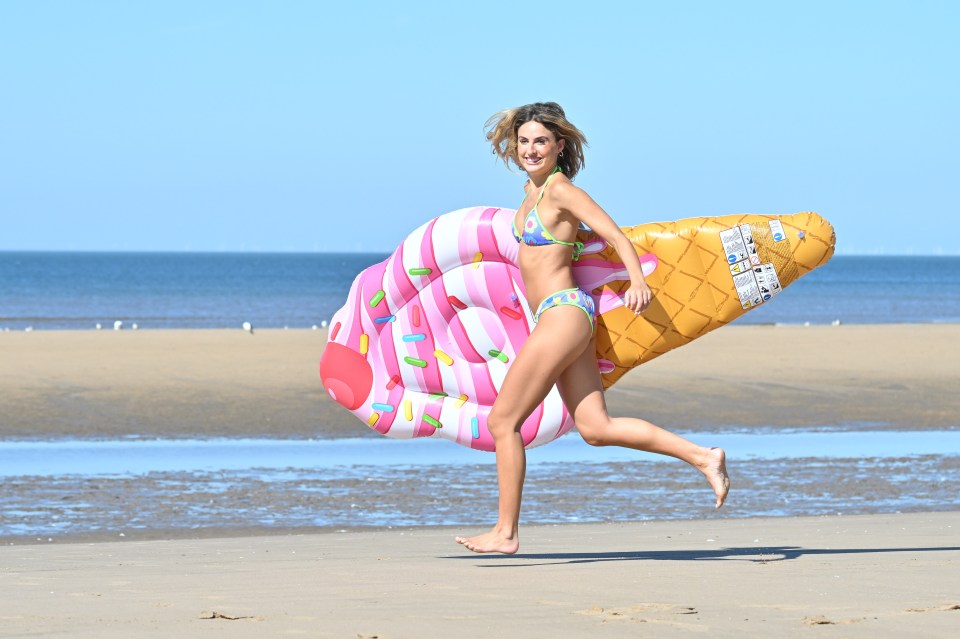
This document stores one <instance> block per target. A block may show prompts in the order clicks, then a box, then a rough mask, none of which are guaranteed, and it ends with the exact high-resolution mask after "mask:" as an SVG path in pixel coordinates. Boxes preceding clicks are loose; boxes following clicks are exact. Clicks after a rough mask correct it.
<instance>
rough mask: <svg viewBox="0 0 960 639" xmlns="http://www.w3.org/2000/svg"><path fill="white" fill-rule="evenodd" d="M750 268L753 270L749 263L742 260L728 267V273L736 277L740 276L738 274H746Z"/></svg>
mask: <svg viewBox="0 0 960 639" xmlns="http://www.w3.org/2000/svg"><path fill="white" fill-rule="evenodd" d="M752 268H753V266H751V265H750V262H748V261H747V260H743V261H742V262H737V263H736V264H731V265H730V273H731V274H733V275H738V274H740V273H746V272H747V271H749V270H750V269H752Z"/></svg>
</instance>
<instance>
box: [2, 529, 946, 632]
mask: <svg viewBox="0 0 960 639" xmlns="http://www.w3.org/2000/svg"><path fill="white" fill-rule="evenodd" d="M461 532H465V531H459V530H448V529H419V530H417V529H412V530H390V531H382V532H370V533H349V534H337V533H331V534H324V535H306V536H296V535H291V536H273V537H248V538H233V539H203V540H178V541H143V542H126V543H123V542H111V543H100V544H66V545H56V544H54V545H49V546H21V547H6V548H0V565H2V580H3V583H4V596H3V597H0V627H2V628H3V635H4V636H8V637H27V636H43V637H71V638H82V637H91V638H92V637H96V638H97V639H111V638H114V637H116V638H127V637H183V638H188V639H189V638H191V637H198V638H199V637H203V638H205V639H209V638H210V637H230V638H233V639H242V638H245V637H257V638H260V637H287V636H290V637H296V636H305V637H338V638H340V637H350V638H353V637H361V638H371V637H377V638H381V639H399V638H404V637H409V638H419V637H458V638H461V639H469V638H472V637H476V638H478V639H479V638H484V639H486V638H490V637H524V638H527V637H530V638H539V637H544V638H548V637H549V638H553V637H561V638H564V637H571V638H573V637H689V636H708V635H709V636H711V637H743V636H750V637H774V636H784V637H880V638H883V637H890V638H893V637H897V638H900V637H955V636H956V631H957V628H958V627H960V537H958V532H960V513H920V514H893V515H872V516H853V517H813V518H779V519H762V518H755V519H740V520H731V519H728V520H722V519H721V520H711V521H661V522H653V523H647V524H642V523H618V524H588V525H562V526H532V527H527V528H526V529H525V530H524V531H523V533H522V535H523V543H524V544H525V545H526V546H527V547H528V548H529V550H528V551H525V549H524V548H521V553H523V552H528V553H529V554H520V555H516V556H512V557H505V556H478V555H472V554H468V553H466V552H464V551H462V550H461V549H460V547H459V546H457V545H455V544H454V543H453V541H452V538H453V536H454V534H458V533H461Z"/></svg>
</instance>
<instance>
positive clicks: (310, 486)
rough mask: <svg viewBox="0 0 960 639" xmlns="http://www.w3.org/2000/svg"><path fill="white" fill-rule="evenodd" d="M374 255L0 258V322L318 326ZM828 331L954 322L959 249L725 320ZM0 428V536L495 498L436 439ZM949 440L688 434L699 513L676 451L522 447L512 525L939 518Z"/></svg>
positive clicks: (867, 263)
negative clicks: (716, 476) (714, 466)
mask: <svg viewBox="0 0 960 639" xmlns="http://www.w3.org/2000/svg"><path fill="white" fill-rule="evenodd" d="M386 257H387V255H386V254H372V253H371V254H360V253H308V254H307V253H305V254H293V253H277V254H267V253H95V252H77V253H68V252H0V331H4V330H5V331H23V330H37V331H43V330H63V329H68V330H96V329H97V328H98V327H100V328H102V329H104V330H107V329H113V328H114V323H115V322H121V323H122V327H123V328H124V329H128V328H133V326H134V325H136V326H137V327H138V328H139V329H143V330H150V329H206V328H211V329H212V328H237V329H239V328H240V327H241V325H242V324H243V323H244V322H250V323H251V324H252V325H253V326H255V327H258V328H284V327H288V328H311V327H314V326H317V327H321V326H324V325H325V323H326V322H329V320H330V318H331V316H332V315H333V313H334V312H335V311H336V310H337V309H338V308H339V307H340V306H341V305H342V304H343V303H344V302H345V300H346V296H347V292H348V290H349V288H350V285H351V283H352V281H353V279H354V277H355V276H356V275H357V273H358V272H360V271H361V270H362V269H364V268H366V267H367V266H370V265H372V264H375V263H377V262H379V261H382V260H384V259H386ZM836 322H840V323H842V324H877V323H904V322H909V323H948V322H960V256H954V257H914V256H910V257H906V256H894V257H881V256H870V257H867V256H836V257H834V258H833V259H832V260H831V261H830V262H829V263H828V264H826V265H825V266H823V267H821V268H820V269H818V270H816V271H814V272H812V273H810V274H808V275H806V276H805V277H803V278H801V279H800V280H798V281H797V282H795V283H794V284H792V285H791V286H790V287H789V288H788V289H786V290H784V291H783V292H782V293H781V294H780V295H779V296H777V297H775V298H773V300H771V301H770V302H767V303H764V304H763V305H762V306H760V307H758V308H756V309H753V310H751V311H750V312H748V313H746V314H745V315H744V316H742V317H741V318H739V319H737V320H736V321H735V323H736V324H806V323H809V324H814V325H815V324H833V323H836ZM0 357H2V350H0ZM318 393H319V389H318ZM2 425H3V420H2V415H0V478H2V480H3V482H4V491H3V493H2V494H0V543H23V542H28V543H49V542H52V541H59V540H61V539H69V538H82V537H87V538H102V539H116V538H126V539H136V538H138V536H139V535H145V534H149V533H150V531H158V530H159V531H163V533H162V534H165V535H166V534H169V535H180V534H186V535H192V534H194V533H195V531H197V530H198V529H202V528H209V529H217V530H223V529H228V528H236V529H250V528H256V529H264V530H268V531H269V530H284V531H289V530H301V531H309V530H336V531H349V530H357V529H364V528H371V527H374V528H376V527H392V526H440V525H443V526H458V527H463V528H462V529H463V530H466V531H468V532H472V531H474V530H479V529H480V528H475V527H477V526H480V525H488V524H489V521H490V518H491V516H492V515H493V513H495V512H496V507H497V505H496V489H495V487H496V469H495V465H494V456H493V455H485V454H482V453H477V452H476V451H468V450H466V449H460V448H459V447H457V446H454V445H453V444H450V443H449V442H439V441H434V440H423V441H416V442H411V441H403V440H393V439H389V438H364V439H362V440H352V439H347V440H336V441H329V440H296V441H292V440H286V439H278V440H243V439H200V440H182V439H142V438H137V437H127V438H121V439H117V440H83V439H71V438H56V439H50V440H29V441H17V440H11V439H8V438H4V437H3V436H2ZM814 426H816V425H814ZM958 426H960V425H958ZM358 428H366V427H365V426H363V425H362V424H359V422H358ZM958 435H960V431H958V430H957V429H949V430H946V431H942V432H929V433H926V432H918V431H916V430H903V431H883V432H863V431H861V430H859V429H854V430H853V431H850V432H844V431H843V429H838V430H833V431H829V432H824V431H823V429H818V428H811V429H809V430H808V431H802V430H801V431H796V432H786V431H784V430H783V429H780V428H775V425H771V428H770V429H766V430H764V429H754V430H751V431H750V432H749V433H725V432H717V433H699V432H698V433H697V434H696V437H697V438H698V439H700V440H701V441H709V442H711V445H720V446H723V447H724V448H725V449H726V450H727V453H728V455H730V459H731V460H734V461H735V465H734V466H732V467H731V468H735V475H734V477H735V487H736V492H735V493H734V494H732V495H731V499H730V503H729V504H728V505H727V506H725V507H724V508H723V509H722V511H714V510H713V509H712V508H711V507H710V506H711V504H712V497H711V495H710V494H709V490H708V489H706V487H705V484H704V483H703V482H702V480H701V479H700V478H699V476H698V475H697V474H696V473H695V472H692V471H691V470H690V469H689V468H687V467H686V466H685V465H684V464H682V463H680V462H677V461H676V460H672V459H667V458H663V457H652V458H651V457H649V456H648V457H644V456H642V455H638V454H637V453H635V452H634V451H620V450H612V449H611V450H606V449H605V451H598V449H595V448H590V447H588V446H586V444H584V443H583V442H582V441H581V440H580V439H579V438H577V437H574V436H568V437H566V438H564V440H563V441H561V442H556V443H553V444H550V445H549V446H545V447H543V449H542V450H541V449H536V450H533V451H531V453H530V455H529V466H528V471H527V480H528V481H527V491H526V492H525V494H524V521H525V522H527V523H533V522H540V523H556V522H585V521H620V520H647V519H687V518H698V517H714V516H724V517H728V516H732V517H756V516H796V515H817V516H822V515H831V516H840V515H848V514H859V513H877V512H885V513H891V512H906V511H935V510H958V509H960V497H958V495H960V437H958ZM611 451H612V452H611ZM784 451H790V452H789V454H788V453H785V452H784ZM604 452H605V453H606V454H604ZM611 455H612V456H611ZM598 494H602V495H603V499H597V498H596V496H597V495H598ZM470 527H474V528H470Z"/></svg>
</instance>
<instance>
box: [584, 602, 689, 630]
mask: <svg viewBox="0 0 960 639" xmlns="http://www.w3.org/2000/svg"><path fill="white" fill-rule="evenodd" d="M577 614H578V615H587V616H589V617H597V618H599V619H600V621H601V623H607V622H608V621H632V622H635V623H651V622H652V623H672V624H677V625H689V624H683V623H681V622H680V621H679V620H678V619H677V617H678V616H679V615H696V614H699V612H698V611H697V609H696V608H694V607H692V606H678V605H676V604H664V603H641V604H636V605H634V606H628V607H626V608H603V607H601V606H593V607H592V608H587V609H586V610H578V611H577Z"/></svg>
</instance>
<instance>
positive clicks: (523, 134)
mask: <svg viewBox="0 0 960 639" xmlns="http://www.w3.org/2000/svg"><path fill="white" fill-rule="evenodd" d="M486 128H487V139H488V140H489V141H490V143H491V144H492V145H493V152H494V153H496V154H497V155H498V156H499V157H500V158H501V159H502V160H503V161H504V163H505V164H507V166H508V167H509V163H510V162H511V161H512V162H514V163H515V164H516V165H517V166H518V167H520V168H521V169H522V170H523V171H525V172H526V174H527V177H528V178H529V179H528V180H527V183H526V185H525V186H524V191H525V195H524V198H523V201H522V202H521V203H520V209H519V210H518V211H517V214H516V218H515V219H514V229H513V230H514V236H515V237H516V239H517V241H518V242H520V243H521V245H520V247H519V258H518V261H519V263H520V274H521V276H522V277H523V283H524V287H525V288H526V294H527V300H528V301H529V302H530V303H531V304H537V306H536V307H535V308H536V309H537V310H536V312H535V313H534V316H533V319H534V323H535V324H536V328H535V330H533V331H532V332H531V333H530V337H529V338H528V339H527V341H526V342H525V343H524V345H523V347H522V348H521V350H520V352H519V353H518V354H517V356H516V358H515V359H514V361H513V364H512V365H511V367H510V369H509V370H508V371H507V374H506V377H505V378H504V380H503V385H502V386H501V388H500V393H499V395H498V397H497V400H496V402H495V403H494V405H493V407H492V409H491V410H490V415H489V418H488V420H487V427H488V428H489V430H490V433H491V435H493V438H494V441H495V443H496V455H497V478H498V485H499V490H500V505H499V512H498V516H497V524H496V525H495V526H494V527H493V530H491V531H490V532H488V533H485V534H481V535H477V536H474V537H457V538H456V540H457V542H458V543H460V544H463V545H464V546H466V547H467V548H468V549H470V550H472V551H474V552H501V553H506V554H512V553H515V552H517V550H518V549H519V547H520V537H519V528H518V526H519V517H520V498H521V494H522V491H523V480H524V475H525V472H526V453H525V451H524V448H523V441H522V439H521V436H520V426H521V425H522V424H523V422H524V420H525V419H526V418H527V416H529V415H530V413H532V412H533V410H534V409H535V408H536V407H537V405H538V404H540V402H542V401H543V399H544V397H546V395H547V393H548V392H549V391H550V389H551V388H552V387H553V385H554V384H556V385H557V388H558V390H559V391H560V395H561V397H562V398H563V401H564V404H566V406H567V409H568V410H569V411H570V414H571V415H573V420H574V423H576V425H577V430H578V431H579V432H580V435H581V436H582V437H583V438H584V440H586V442H587V443H588V444H591V445H594V446H624V447H627V448H634V449H637V450H645V451H649V452H654V453H660V454H663V455H670V456H672V457H677V458H678V459H682V460H683V461H685V462H687V463H689V464H691V465H692V466H694V467H696V468H697V469H698V470H700V472H702V473H703V474H704V475H705V476H706V478H707V481H708V482H709V483H710V486H711V487H712V488H713V491H714V493H716V498H717V499H716V507H717V508H719V507H720V506H722V505H723V501H724V499H725V498H726V496H727V491H728V490H729V489H730V480H729V478H728V477H727V471H726V466H725V464H724V461H725V457H724V452H723V450H722V449H720V448H704V447H702V446H697V445H696V444H694V443H692V442H690V441H688V440H686V439H684V438H682V437H680V436H678V435H674V434H673V433H671V432H669V431H666V430H664V429H662V428H660V427H658V426H654V425H653V424H651V423H649V422H647V421H644V420H642V419H634V418H627V417H610V416H609V415H608V414H607V407H606V404H605V402H604V398H603V386H602V384H601V382H600V372H599V370H598V369H597V359H596V347H595V344H594V328H595V319H594V314H595V310H594V304H593V300H592V298H591V297H590V295H588V294H587V293H586V292H584V291H581V290H580V289H578V288H577V285H576V282H575V281H574V278H573V269H572V268H571V262H572V261H574V260H576V259H578V258H579V254H580V250H581V249H582V245H581V244H580V243H579V242H576V241H575V239H576V234H577V229H578V227H579V225H580V223H581V222H583V223H584V224H586V225H587V226H589V227H590V228H591V229H592V230H593V232H595V233H596V234H597V235H599V236H600V237H602V238H603V239H604V240H606V241H607V242H608V243H609V244H610V245H612V246H613V247H614V248H615V249H616V251H617V254H618V255H619V256H620V259H621V260H622V261H623V263H624V265H625V266H626V269H627V272H628V274H629V275H630V288H628V289H627V290H626V292H625V293H624V294H623V301H624V305H625V306H626V307H627V308H629V309H630V310H632V311H633V312H634V313H640V312H642V311H643V310H644V309H645V308H647V306H648V305H649V304H650V299H651V297H652V293H651V291H650V287H649V286H647V283H646V281H645V280H644V277H643V272H642V270H641V268H640V260H639V258H638V257H637V253H636V251H635V250H634V248H633V245H632V244H631V243H630V240H628V239H627V237H626V236H625V235H624V234H623V232H622V231H621V230H620V228H619V227H618V226H617V225H616V223H615V222H614V221H613V220H612V219H611V218H610V216H609V215H607V213H606V212H605V211H604V210H603V209H602V208H600V206H598V205H597V203H596V202H594V201H593V200H592V199H591V198H590V196H589V195H587V193H586V192H585V191H583V190H582V189H580V188H578V187H576V186H574V185H573V183H572V182H571V180H572V179H573V178H574V176H576V174H577V172H578V171H579V170H580V168H581V167H582V166H583V164H584V158H583V146H584V145H585V143H586V139H585V137H584V135H583V133H581V132H580V130H579V129H577V128H576V127H575V126H573V124H571V123H570V122H569V121H568V120H567V118H566V115H565V114H564V112H563V109H562V108H560V105H558V104H556V103H554V102H538V103H536V104H528V105H526V106H522V107H520V108H518V109H509V110H506V111H501V112H499V113H497V114H495V115H494V116H493V117H491V118H490V119H489V120H488V121H487V123H486ZM531 308H534V307H533V306H531Z"/></svg>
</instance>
